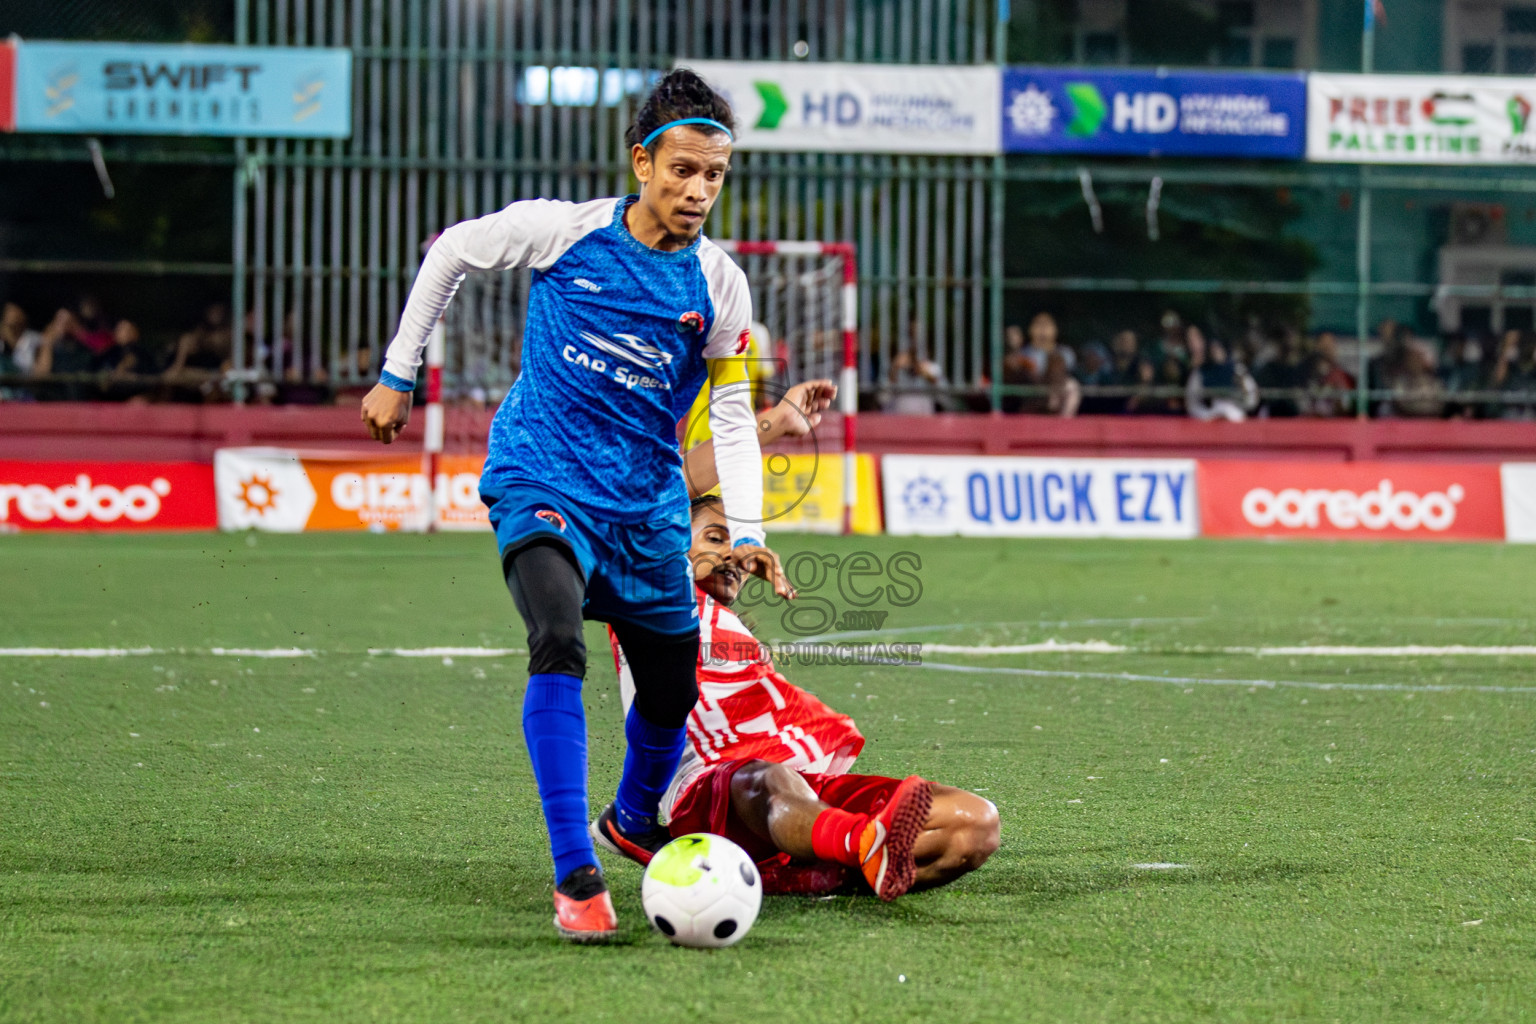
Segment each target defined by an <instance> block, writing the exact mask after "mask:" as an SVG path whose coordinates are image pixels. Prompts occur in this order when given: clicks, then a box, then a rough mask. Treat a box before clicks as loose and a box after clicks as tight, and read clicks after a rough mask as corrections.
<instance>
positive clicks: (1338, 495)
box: [1199, 461, 1504, 540]
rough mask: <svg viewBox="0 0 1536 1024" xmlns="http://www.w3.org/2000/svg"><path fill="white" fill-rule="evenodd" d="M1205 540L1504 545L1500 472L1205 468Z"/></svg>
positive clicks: (1479, 468) (1312, 465)
mask: <svg viewBox="0 0 1536 1024" xmlns="http://www.w3.org/2000/svg"><path fill="white" fill-rule="evenodd" d="M1199 476H1200V486H1199V493H1200V523H1201V531H1202V533H1204V534H1205V535H1206V536H1208V537H1338V538H1351V539H1356V540H1502V539H1504V507H1503V501H1502V496H1501V493H1500V482H1499V467H1498V466H1497V465H1445V464H1430V463H1411V462H1345V463H1317V462H1207V461H1202V462H1201V463H1200V469H1199Z"/></svg>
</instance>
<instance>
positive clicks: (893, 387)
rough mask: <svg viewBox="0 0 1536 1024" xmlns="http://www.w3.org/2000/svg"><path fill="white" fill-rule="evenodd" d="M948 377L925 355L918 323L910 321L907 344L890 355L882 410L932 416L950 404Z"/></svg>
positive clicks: (925, 349) (920, 326) (925, 346)
mask: <svg viewBox="0 0 1536 1024" xmlns="http://www.w3.org/2000/svg"><path fill="white" fill-rule="evenodd" d="M950 401H951V399H950V394H949V379H948V378H947V377H945V376H944V371H943V369H941V368H940V367H939V364H938V363H936V362H934V361H933V360H931V359H929V358H928V356H927V345H926V344H925V343H924V338H923V330H922V325H921V324H919V323H918V322H917V321H915V320H914V321H913V322H912V326H911V330H910V333H909V335H908V344H907V345H905V346H903V348H902V349H901V351H900V352H898V353H896V355H895V356H893V357H892V358H891V380H890V389H889V391H888V392H887V394H886V401H885V403H884V408H885V411H886V412H893V413H898V414H901V415H906V416H932V415H933V414H934V413H936V412H938V411H939V410H941V409H943V410H945V411H948V409H949V406H950Z"/></svg>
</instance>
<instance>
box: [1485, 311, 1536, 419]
mask: <svg viewBox="0 0 1536 1024" xmlns="http://www.w3.org/2000/svg"><path fill="white" fill-rule="evenodd" d="M1488 386H1489V388H1490V389H1492V390H1496V391H1502V392H1504V393H1505V394H1507V395H1509V396H1511V400H1510V401H1506V402H1504V403H1502V405H1501V406H1500V407H1499V410H1498V413H1499V417H1500V418H1501V419H1506V420H1529V419H1536V333H1533V332H1531V331H1505V332H1504V340H1503V342H1502V343H1501V344H1500V345H1499V357H1498V359H1497V360H1495V362H1494V366H1493V372H1492V373H1491V374H1489V377H1488Z"/></svg>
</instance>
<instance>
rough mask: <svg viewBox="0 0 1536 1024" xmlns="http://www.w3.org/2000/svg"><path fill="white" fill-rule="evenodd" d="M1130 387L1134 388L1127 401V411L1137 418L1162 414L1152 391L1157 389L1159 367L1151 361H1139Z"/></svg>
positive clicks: (1133, 372)
mask: <svg viewBox="0 0 1536 1024" xmlns="http://www.w3.org/2000/svg"><path fill="white" fill-rule="evenodd" d="M1131 373H1132V374H1133V376H1132V378H1131V382H1130V384H1129V386H1130V387H1132V388H1134V389H1135V390H1133V391H1132V392H1131V394H1130V397H1128V398H1127V399H1126V400H1125V411H1126V412H1128V413H1130V414H1132V415H1135V416H1156V415H1159V414H1160V413H1162V411H1163V410H1162V409H1161V408H1160V407H1159V405H1158V399H1157V398H1156V397H1155V396H1154V395H1153V393H1152V389H1153V388H1155V387H1157V367H1156V366H1154V365H1152V360H1150V359H1137V360H1136V364H1135V367H1134V368H1133V369H1132V371H1131Z"/></svg>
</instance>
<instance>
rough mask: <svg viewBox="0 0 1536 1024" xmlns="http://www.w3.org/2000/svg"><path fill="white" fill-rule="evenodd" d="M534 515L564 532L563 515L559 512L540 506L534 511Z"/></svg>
mask: <svg viewBox="0 0 1536 1024" xmlns="http://www.w3.org/2000/svg"><path fill="white" fill-rule="evenodd" d="M534 515H535V516H537V517H538V518H540V519H542V520H544V521H545V522H546V523H549V524H550V525H552V526H558V527H559V528H560V532H561V533H564V532H565V516H563V515H561V514H560V513H559V512H556V511H555V510H554V509H552V508H541V509H539V510H538V511H537V512H535V513H534Z"/></svg>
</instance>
